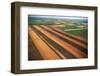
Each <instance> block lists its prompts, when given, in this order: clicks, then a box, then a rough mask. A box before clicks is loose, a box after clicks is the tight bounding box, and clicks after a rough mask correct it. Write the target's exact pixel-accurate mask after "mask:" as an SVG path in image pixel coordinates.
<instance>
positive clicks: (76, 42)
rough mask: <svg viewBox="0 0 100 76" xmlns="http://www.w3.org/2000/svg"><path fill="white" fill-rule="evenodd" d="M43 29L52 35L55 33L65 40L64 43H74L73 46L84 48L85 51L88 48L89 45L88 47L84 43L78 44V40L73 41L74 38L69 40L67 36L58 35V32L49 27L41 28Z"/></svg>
mask: <svg viewBox="0 0 100 76" xmlns="http://www.w3.org/2000/svg"><path fill="white" fill-rule="evenodd" d="M41 27H42V28H44V29H45V30H47V31H49V32H52V34H53V33H54V34H55V35H57V36H59V37H60V38H63V39H64V41H65V40H67V42H70V43H72V44H76V46H79V47H82V48H84V49H86V48H87V45H86V44H83V43H82V42H78V41H76V40H74V39H72V38H69V37H68V36H65V35H63V34H61V33H58V32H56V31H54V30H52V29H50V28H49V27H47V26H41Z"/></svg>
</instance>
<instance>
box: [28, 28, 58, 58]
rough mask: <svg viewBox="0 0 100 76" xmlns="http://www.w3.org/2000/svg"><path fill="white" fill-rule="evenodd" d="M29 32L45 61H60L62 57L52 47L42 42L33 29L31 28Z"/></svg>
mask: <svg viewBox="0 0 100 76" xmlns="http://www.w3.org/2000/svg"><path fill="white" fill-rule="evenodd" d="M28 30H29V35H30V37H31V38H32V41H33V42H34V45H35V46H36V48H37V49H38V51H39V52H40V54H41V56H42V57H43V59H60V57H59V56H58V55H57V54H56V53H55V52H54V51H53V50H52V49H51V48H50V47H48V45H47V44H46V43H45V42H44V41H43V40H41V38H39V36H38V35H37V34H36V33H35V32H34V31H33V30H32V28H31V27H29V28H28Z"/></svg>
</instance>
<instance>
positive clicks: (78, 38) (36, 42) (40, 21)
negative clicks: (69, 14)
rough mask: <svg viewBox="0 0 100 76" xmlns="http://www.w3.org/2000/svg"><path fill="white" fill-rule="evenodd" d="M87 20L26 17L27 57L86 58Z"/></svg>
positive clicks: (36, 58)
mask: <svg viewBox="0 0 100 76" xmlns="http://www.w3.org/2000/svg"><path fill="white" fill-rule="evenodd" d="M87 22H88V21H87V20H86V19H83V18H82V19H81V18H78V19H73V18H72V19H68V18H66V19H65V18H64V19H62V18H61V17H58V18H57V17H56V18H55V17H54V18H53V17H41V16H39V17H33V16H32V17H29V18H28V59H29V60H55V59H77V58H87V57H88V55H87V54H88V51H87V29H88V28H87Z"/></svg>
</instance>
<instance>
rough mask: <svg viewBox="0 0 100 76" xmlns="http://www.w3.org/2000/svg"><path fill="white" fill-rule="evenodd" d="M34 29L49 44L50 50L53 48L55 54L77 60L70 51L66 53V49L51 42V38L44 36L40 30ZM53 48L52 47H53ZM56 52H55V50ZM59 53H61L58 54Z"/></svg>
mask: <svg viewBox="0 0 100 76" xmlns="http://www.w3.org/2000/svg"><path fill="white" fill-rule="evenodd" d="M32 29H33V30H34V31H36V33H38V34H39V37H40V38H41V37H42V40H43V41H44V40H45V41H44V42H45V43H46V44H49V45H48V46H49V47H50V48H52V47H53V48H52V49H53V50H54V52H55V53H56V54H57V55H59V56H60V57H61V58H67V59H74V58H77V57H75V56H74V55H72V54H71V53H69V52H68V51H66V49H64V48H63V47H62V46H60V45H59V44H57V43H56V42H55V41H53V40H51V39H50V38H49V37H47V36H46V35H45V34H43V33H42V32H40V31H39V30H37V29H36V28H34V26H33V27H32ZM51 46H52V47H51ZM54 48H55V49H56V50H55V49H54ZM58 52H59V53H58ZM60 53H61V54H62V55H63V57H62V56H61V55H60Z"/></svg>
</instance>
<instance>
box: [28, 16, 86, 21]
mask: <svg viewBox="0 0 100 76" xmlns="http://www.w3.org/2000/svg"><path fill="white" fill-rule="evenodd" d="M28 17H29V18H49V19H58V18H59V19H78V20H87V19H88V18H87V17H77V16H44V15H43V16H42V15H40V16H39V15H29V16H28Z"/></svg>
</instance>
